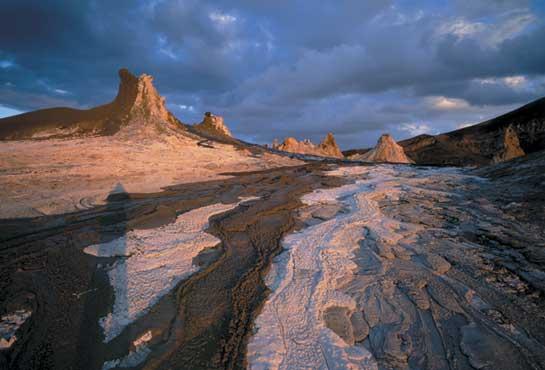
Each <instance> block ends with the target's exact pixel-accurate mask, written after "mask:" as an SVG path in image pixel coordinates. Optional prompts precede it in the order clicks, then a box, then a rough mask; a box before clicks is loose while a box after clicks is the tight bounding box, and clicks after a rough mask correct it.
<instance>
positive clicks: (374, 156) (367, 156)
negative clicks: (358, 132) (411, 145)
mask: <svg viewBox="0 0 545 370" xmlns="http://www.w3.org/2000/svg"><path fill="white" fill-rule="evenodd" d="M349 159H353V160H358V161H366V162H389V163H413V161H412V160H410V159H409V158H408V157H407V156H406V155H405V151H404V150H403V147H401V146H400V145H399V144H398V143H396V142H395V140H394V138H393V137H392V136H390V135H389V134H384V135H382V136H381V137H380V138H379V139H378V142H377V145H376V146H375V147H374V148H373V149H371V150H369V151H368V152H366V153H363V154H356V155H353V156H351V157H349Z"/></svg>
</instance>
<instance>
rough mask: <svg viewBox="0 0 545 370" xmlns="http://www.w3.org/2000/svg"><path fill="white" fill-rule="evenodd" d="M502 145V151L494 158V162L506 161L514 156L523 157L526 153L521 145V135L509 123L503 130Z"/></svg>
mask: <svg viewBox="0 0 545 370" xmlns="http://www.w3.org/2000/svg"><path fill="white" fill-rule="evenodd" d="M501 141H502V142H501V143H500V147H502V148H503V149H502V151H501V152H500V153H498V154H496V155H495V156H494V158H493V162H495V163H498V162H504V161H508V160H510V159H513V158H517V157H522V156H523V155H525V154H526V153H525V152H524V150H523V149H522V148H521V146H520V141H519V137H518V135H517V132H516V131H515V129H514V128H513V127H512V126H511V125H509V126H508V127H507V128H506V129H505V131H504V132H503V135H502V139H501Z"/></svg>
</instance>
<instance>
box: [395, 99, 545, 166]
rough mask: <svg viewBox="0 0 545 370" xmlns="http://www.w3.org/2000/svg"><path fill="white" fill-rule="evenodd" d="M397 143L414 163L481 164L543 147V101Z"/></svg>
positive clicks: (544, 130) (544, 146) (544, 143)
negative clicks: (484, 120)
mask: <svg viewBox="0 0 545 370" xmlns="http://www.w3.org/2000/svg"><path fill="white" fill-rule="evenodd" d="M400 144H401V145H402V146H403V147H404V148H405V152H406V153H407V155H408V156H409V157H410V158H412V159H413V160H414V161H415V162H416V163H429V164H452V165H484V164H489V163H493V162H496V161H501V160H507V159H511V158H514V157H517V156H520V155H523V153H532V152H535V151H538V150H541V149H544V148H545V98H542V99H539V100H536V101H534V102H532V103H530V104H528V105H525V106H523V107H521V108H519V109H517V110H514V111H512V112H509V113H507V114H504V115H502V116H500V117H497V118H494V119H491V120H489V121H486V122H483V123H480V124H478V125H474V126H470V127H466V128H463V129H460V130H456V131H452V132H448V133H445V134H441V135H436V136H431V135H421V136H417V137H415V138H412V139H409V140H404V141H402V142H400Z"/></svg>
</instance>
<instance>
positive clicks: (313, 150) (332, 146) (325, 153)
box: [272, 133, 343, 158]
mask: <svg viewBox="0 0 545 370" xmlns="http://www.w3.org/2000/svg"><path fill="white" fill-rule="evenodd" d="M272 147H273V149H276V150H281V151H284V152H290V153H298V154H308V155H317V156H322V157H335V158H343V154H342V152H341V150H340V149H339V146H338V145H337V142H336V141H335V137H334V136H333V134H332V133H328V134H327V136H326V137H325V138H324V140H322V142H321V143H320V144H318V145H316V144H314V143H313V142H312V141H310V140H308V139H305V140H303V141H297V139H295V138H293V137H287V138H286V139H284V141H283V142H282V143H281V144H278V143H277V142H274V143H273V145H272Z"/></svg>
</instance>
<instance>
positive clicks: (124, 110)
mask: <svg viewBox="0 0 545 370" xmlns="http://www.w3.org/2000/svg"><path fill="white" fill-rule="evenodd" d="M119 78H120V83H119V90H118V93H117V96H116V97H115V99H114V100H113V101H112V102H111V103H108V104H105V105H101V106H98V107H95V108H91V109H86V110H81V109H72V108H49V109H41V110H37V111H33V112H29V113H23V114H19V115H17V116H13V117H7V118H3V119H0V140H23V139H24V140H26V139H48V138H71V137H84V136H108V135H114V134H117V133H120V131H122V134H124V135H134V134H137V133H138V132H142V130H144V131H146V132H147V131H150V129H151V130H153V131H159V132H165V131H171V132H177V131H180V132H181V131H184V128H183V126H182V125H181V123H180V122H179V121H178V120H177V119H176V118H175V117H174V115H172V114H171V113H170V112H169V111H168V110H167V109H166V106H165V99H164V98H163V97H161V96H160V95H159V93H158V92H157V90H156V89H155V87H154V86H153V78H152V77H151V76H149V75H146V74H143V75H141V76H139V77H136V76H134V75H133V74H131V73H130V72H129V71H128V70H127V69H125V68H123V69H121V70H120V71H119ZM148 133H149V132H148Z"/></svg>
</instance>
